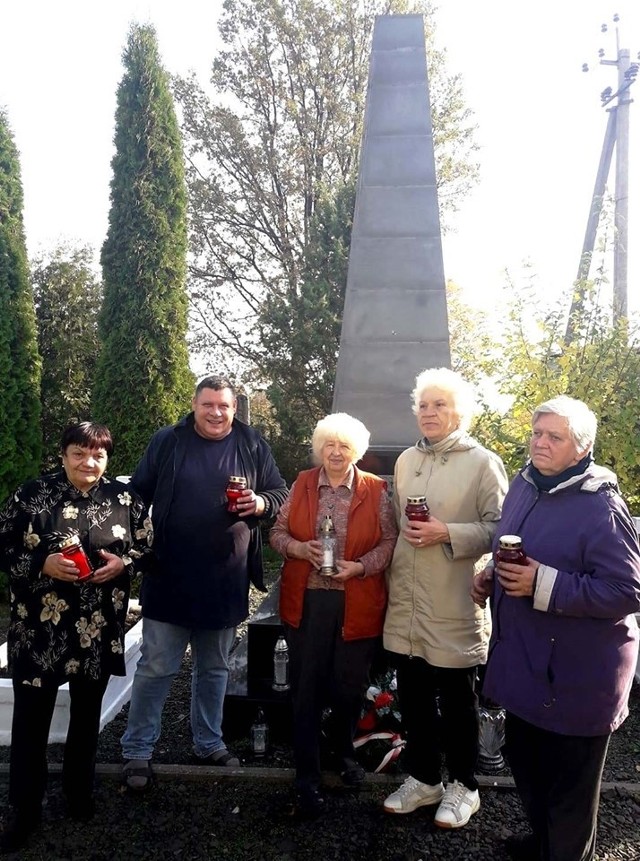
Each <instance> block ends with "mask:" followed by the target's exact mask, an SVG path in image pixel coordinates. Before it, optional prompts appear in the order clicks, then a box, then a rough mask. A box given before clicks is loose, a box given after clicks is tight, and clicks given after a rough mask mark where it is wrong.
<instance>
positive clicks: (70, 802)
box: [67, 797, 96, 822]
mask: <svg viewBox="0 0 640 861" xmlns="http://www.w3.org/2000/svg"><path fill="white" fill-rule="evenodd" d="M95 815H96V803H95V801H94V800H93V798H91V797H88V798H67V816H68V817H69V819H74V820H75V821H76V822H91V820H92V819H93V817H94V816H95Z"/></svg>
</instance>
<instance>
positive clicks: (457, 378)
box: [411, 368, 477, 431]
mask: <svg viewBox="0 0 640 861" xmlns="http://www.w3.org/2000/svg"><path fill="white" fill-rule="evenodd" d="M427 389H441V390H442V391H443V392H446V393H447V394H448V395H450V396H451V398H452V400H453V403H454V407H455V411H456V413H457V414H458V416H459V418H460V424H459V427H460V428H461V429H462V430H464V431H466V430H469V425H470V424H471V419H472V418H473V414H474V413H475V411H476V407H477V404H476V393H475V389H474V388H473V386H472V385H471V383H468V382H467V381H466V380H465V379H464V377H463V376H461V375H460V374H459V373H458V372H457V371H452V370H450V369H449V368H427V369H426V370H424V371H422V372H421V373H420V374H418V376H417V377H416V387H415V389H414V390H413V392H412V393H411V397H412V399H413V412H414V413H415V414H416V415H417V414H418V407H419V404H420V399H421V398H422V395H423V393H424V392H425V391H426V390H427Z"/></svg>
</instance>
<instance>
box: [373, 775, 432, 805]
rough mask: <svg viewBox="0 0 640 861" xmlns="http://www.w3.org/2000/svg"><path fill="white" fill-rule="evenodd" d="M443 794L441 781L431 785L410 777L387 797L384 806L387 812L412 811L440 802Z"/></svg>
mask: <svg viewBox="0 0 640 861" xmlns="http://www.w3.org/2000/svg"><path fill="white" fill-rule="evenodd" d="M443 795H444V786H443V785H442V784H441V783H437V784H436V785H435V786H431V785H430V784H429V783H421V782H420V781H419V780H416V779H415V777H408V778H407V779H406V780H405V782H404V783H403V784H402V786H400V787H398V789H396V791H395V792H392V793H391V795H389V796H388V798H385V800H384V805H383V807H384V809H385V811H386V812H387V813H411V812H412V811H413V810H416V809H417V808H418V807H426V806H427V805H429V804H438V802H439V801H441V800H442V797H443Z"/></svg>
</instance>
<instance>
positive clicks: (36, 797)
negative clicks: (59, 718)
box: [9, 676, 109, 816]
mask: <svg viewBox="0 0 640 861" xmlns="http://www.w3.org/2000/svg"><path fill="white" fill-rule="evenodd" d="M108 681H109V676H106V677H103V678H100V679H97V680H94V679H85V678H82V677H79V678H71V679H70V680H69V697H70V711H69V730H68V732H67V740H66V743H65V746H64V762H63V766H62V788H63V790H64V793H65V795H66V796H67V799H68V801H69V802H71V803H74V802H76V803H83V802H86V801H87V800H88V799H90V798H91V796H92V794H93V778H94V774H95V761H96V748H97V746H98V733H99V731H100V709H101V706H102V697H103V696H104V692H105V689H106V687H107V683H108ZM57 693H58V689H57V687H56V686H47V687H41V688H37V687H33V686H32V685H23V684H19V683H16V682H14V683H13V696H14V705H13V721H12V725H11V758H10V765H9V803H10V804H11V805H12V806H13V807H14V808H15V809H16V810H17V811H20V812H21V813H26V814H29V815H32V814H33V815H36V816H37V815H39V813H40V809H41V805H42V799H43V798H44V794H45V792H46V788H47V775H48V772H47V739H48V736H49V728H50V726H51V719H52V717H53V710H54V706H55V702H56V696H57Z"/></svg>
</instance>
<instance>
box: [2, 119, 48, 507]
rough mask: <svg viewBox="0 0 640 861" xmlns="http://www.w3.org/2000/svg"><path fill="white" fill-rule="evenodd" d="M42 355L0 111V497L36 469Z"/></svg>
mask: <svg viewBox="0 0 640 861" xmlns="http://www.w3.org/2000/svg"><path fill="white" fill-rule="evenodd" d="M40 452H41V434H40V358H39V355H38V346H37V341H36V323H35V311H34V307H33V294H32V292H31V283H30V279H29V267H28V262H27V251H26V245H25V236H24V228H23V222H22V183H21V180H20V165H19V159H18V152H17V149H16V146H15V143H14V140H13V135H12V133H11V129H10V127H9V121H8V118H7V115H6V113H5V112H4V111H1V110H0V496H1V497H2V498H4V497H5V496H7V495H8V494H9V493H10V492H12V491H13V490H14V489H15V488H16V486H17V485H18V484H20V482H22V481H24V480H25V479H27V478H30V477H32V476H34V475H36V474H37V473H38V472H39V469H40Z"/></svg>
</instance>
